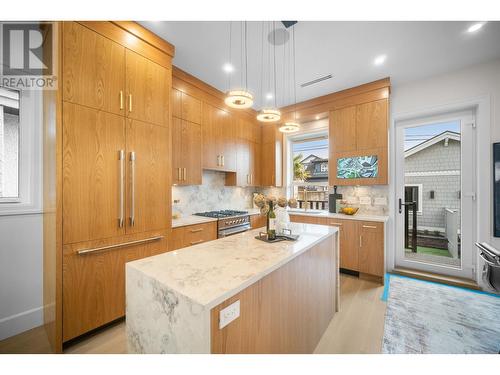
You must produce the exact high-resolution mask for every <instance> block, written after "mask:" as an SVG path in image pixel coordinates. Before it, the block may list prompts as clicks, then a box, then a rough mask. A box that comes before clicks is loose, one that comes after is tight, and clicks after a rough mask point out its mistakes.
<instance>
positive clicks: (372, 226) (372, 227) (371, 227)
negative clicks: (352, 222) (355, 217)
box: [363, 225, 377, 229]
mask: <svg viewBox="0 0 500 375" xmlns="http://www.w3.org/2000/svg"><path fill="white" fill-rule="evenodd" d="M363 228H370V229H377V227H376V226H375V225H363Z"/></svg>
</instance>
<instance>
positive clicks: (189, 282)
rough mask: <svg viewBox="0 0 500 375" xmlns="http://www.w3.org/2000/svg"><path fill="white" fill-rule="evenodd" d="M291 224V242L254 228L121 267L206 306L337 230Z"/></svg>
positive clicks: (228, 296) (215, 302)
mask: <svg viewBox="0 0 500 375" xmlns="http://www.w3.org/2000/svg"><path fill="white" fill-rule="evenodd" d="M291 229H292V232H293V233H294V234H300V238H299V239H298V240H297V241H293V242H292V241H282V242H277V243H274V244H269V243H266V242H263V241H260V240H257V239H255V238H254V237H255V236H256V235H258V233H259V230H258V229H255V230H252V231H248V232H244V233H240V234H237V235H234V236H230V237H226V238H221V239H218V240H215V241H210V242H205V243H202V244H199V245H195V246H191V247H188V248H184V249H180V250H176V251H171V252H168V253H163V254H160V255H156V256H153V257H149V258H144V259H140V260H137V261H134V262H129V263H127V269H129V268H132V269H133V270H134V271H136V272H137V271H138V272H140V273H142V274H144V275H145V276H146V277H148V278H150V279H154V280H155V281H156V282H158V283H159V284H161V285H162V286H163V287H166V288H168V289H169V290H171V291H173V292H174V293H176V294H181V295H183V296H184V297H186V298H188V299H189V300H191V301H192V302H193V303H196V304H198V305H201V306H202V307H204V308H206V309H211V308H213V307H214V306H217V305H218V304H220V303H221V302H223V301H225V300H226V299H228V298H230V297H232V296H233V295H235V294H237V293H238V292H240V291H242V290H243V289H245V288H247V287H248V286H249V285H251V284H253V283H255V282H256V281H258V280H260V279H261V278H263V277H264V276H266V275H268V274H269V273H271V272H272V271H274V270H276V269H278V268H279V267H281V266H282V265H283V264H285V263H287V262H289V261H290V260H292V259H293V258H295V257H297V256H298V255H300V254H302V253H303V252H305V251H307V250H308V249H310V248H311V247H313V246H314V245H316V244H317V243H319V242H321V241H322V240H324V239H325V238H327V237H328V236H331V235H333V234H334V233H336V232H337V231H338V229H337V228H336V227H328V226H322V225H313V224H301V223H291Z"/></svg>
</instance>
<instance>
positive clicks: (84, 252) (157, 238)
mask: <svg viewBox="0 0 500 375" xmlns="http://www.w3.org/2000/svg"><path fill="white" fill-rule="evenodd" d="M163 238H164V236H156V237H150V238H145V239H143V240H136V241H129V242H122V243H118V244H114V245H108V246H102V247H94V248H92V249H83V250H78V251H77V252H76V253H77V254H78V255H84V254H89V253H95V252H96V251H104V250H111V249H116V248H118V247H125V246H132V245H137V244H141V243H146V242H153V241H159V240H161V239H163Z"/></svg>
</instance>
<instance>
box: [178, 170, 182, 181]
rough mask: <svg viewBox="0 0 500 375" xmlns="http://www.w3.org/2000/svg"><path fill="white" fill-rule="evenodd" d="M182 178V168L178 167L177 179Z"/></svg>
mask: <svg viewBox="0 0 500 375" xmlns="http://www.w3.org/2000/svg"><path fill="white" fill-rule="evenodd" d="M181 180H182V177H181V169H180V168H177V181H181Z"/></svg>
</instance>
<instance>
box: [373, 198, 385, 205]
mask: <svg viewBox="0 0 500 375" xmlns="http://www.w3.org/2000/svg"><path fill="white" fill-rule="evenodd" d="M375 205H377V206H387V198H386V197H378V198H375Z"/></svg>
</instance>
